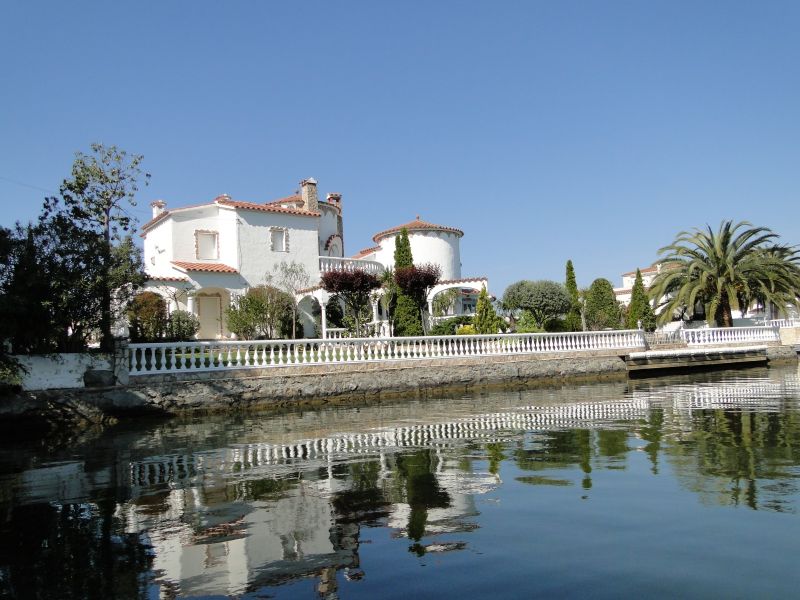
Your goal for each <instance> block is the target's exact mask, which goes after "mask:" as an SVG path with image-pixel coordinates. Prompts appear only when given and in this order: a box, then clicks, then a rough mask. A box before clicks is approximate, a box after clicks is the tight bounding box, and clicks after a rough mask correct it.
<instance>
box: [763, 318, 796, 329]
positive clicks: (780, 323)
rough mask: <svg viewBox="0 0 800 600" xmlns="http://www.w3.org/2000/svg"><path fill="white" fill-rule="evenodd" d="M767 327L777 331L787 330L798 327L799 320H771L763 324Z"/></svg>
mask: <svg viewBox="0 0 800 600" xmlns="http://www.w3.org/2000/svg"><path fill="white" fill-rule="evenodd" d="M765 325H766V326H767V327H777V328H778V329H788V328H790V327H800V319H772V320H771V321H767V322H766V323H765Z"/></svg>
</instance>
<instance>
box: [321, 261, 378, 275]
mask: <svg viewBox="0 0 800 600" xmlns="http://www.w3.org/2000/svg"><path fill="white" fill-rule="evenodd" d="M355 269H363V270H364V271H366V272H367V273H371V274H373V275H380V274H381V273H383V271H384V268H383V265H382V264H381V263H379V262H378V261H375V260H363V259H360V258H338V257H336V256H320V257H319V272H320V273H327V272H328V271H336V270H344V271H353V270H355Z"/></svg>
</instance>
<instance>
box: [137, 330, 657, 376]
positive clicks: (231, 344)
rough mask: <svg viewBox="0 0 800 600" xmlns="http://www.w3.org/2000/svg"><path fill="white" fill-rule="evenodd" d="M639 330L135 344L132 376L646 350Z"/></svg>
mask: <svg viewBox="0 0 800 600" xmlns="http://www.w3.org/2000/svg"><path fill="white" fill-rule="evenodd" d="M644 348H645V341H644V335H643V332H642V331H640V330H625V331H592V332H574V333H529V334H496V335H456V336H429V337H383V338H377V337H373V338H350V339H347V338H342V339H325V340H253V341H219V342H194V341H192V342H174V343H153V344H131V345H130V355H129V356H130V358H129V364H130V375H131V376H137V375H149V374H157V373H176V372H183V373H185V372H198V371H215V370H224V369H242V368H265V367H282V366H289V365H318V364H337V363H355V362H380V361H393V360H409V359H436V358H449V357H477V356H497V355H522V354H547V353H573V352H593V351H594V352H597V351H609V350H618V351H620V352H621V353H625V352H627V351H630V350H636V349H644Z"/></svg>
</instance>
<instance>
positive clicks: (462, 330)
mask: <svg viewBox="0 0 800 600" xmlns="http://www.w3.org/2000/svg"><path fill="white" fill-rule="evenodd" d="M477 333H478V332H477V331H476V330H475V326H474V325H459V326H458V327H457V328H456V335H476V334H477Z"/></svg>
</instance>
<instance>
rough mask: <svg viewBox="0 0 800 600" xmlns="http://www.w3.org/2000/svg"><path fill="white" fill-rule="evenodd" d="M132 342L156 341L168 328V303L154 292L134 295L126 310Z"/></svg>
mask: <svg viewBox="0 0 800 600" xmlns="http://www.w3.org/2000/svg"><path fill="white" fill-rule="evenodd" d="M126 313H127V316H128V323H129V327H130V337H131V341H132V342H155V341H158V340H160V339H161V338H163V337H164V333H165V331H166V328H167V304H166V302H164V299H163V298H162V297H161V296H159V295H158V294H155V293H153V292H142V293H141V294H138V295H137V296H134V298H133V300H131V303H130V304H129V305H128V309H127V311H126Z"/></svg>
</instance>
